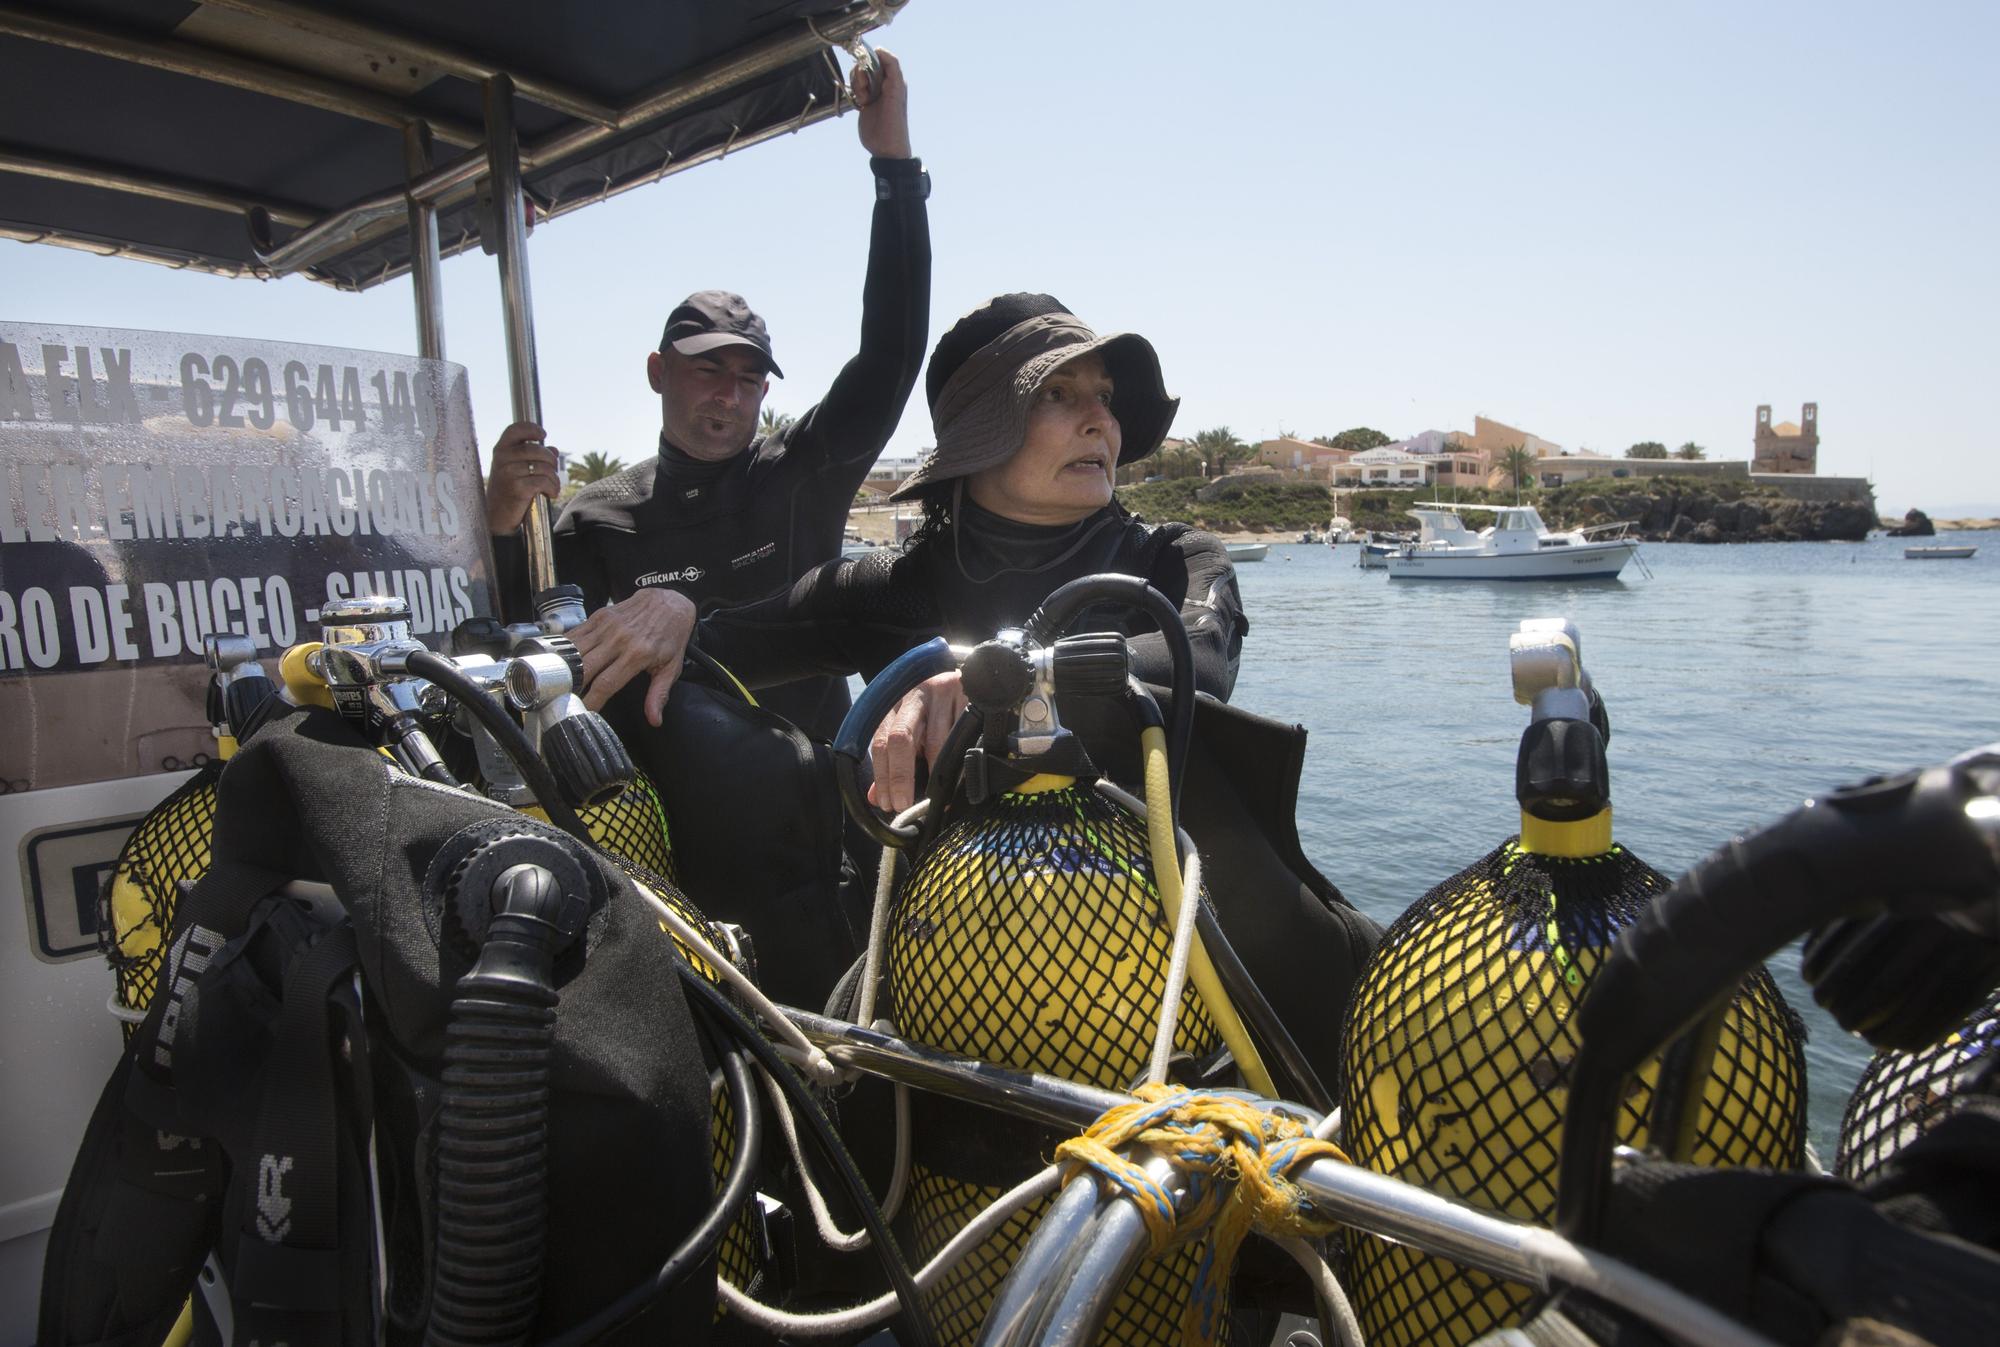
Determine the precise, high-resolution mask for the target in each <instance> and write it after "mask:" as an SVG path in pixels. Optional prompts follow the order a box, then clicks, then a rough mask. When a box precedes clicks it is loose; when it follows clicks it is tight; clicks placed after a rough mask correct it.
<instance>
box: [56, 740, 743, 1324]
mask: <svg viewBox="0 0 2000 1347" xmlns="http://www.w3.org/2000/svg"><path fill="white" fill-rule="evenodd" d="M216 785H217V794H218V810H217V815H216V825H215V840H214V860H213V865H212V866H211V867H210V868H209V869H208V871H207V872H206V874H205V875H204V876H203V877H202V878H201V879H200V881H199V882H198V883H196V884H195V886H194V887H193V889H192V890H190V891H189V892H188V893H187V894H186V895H185V896H184V898H183V899H182V901H181V902H180V904H179V905H178V908H177V910H176V912H175V914H174V919H173V934H172V938H171V940H170V941H169V954H168V957H167V960H166V963H165V966H164V968H163V970H162V982H163V986H164V989H165V990H164V991H163V992H162V993H161V994H160V995H158V996H156V997H155V998H154V1000H153V1003H152V1006H151V1008H150V1010H149V1011H148V1013H147V1016H146V1019H145V1021H144V1023H143V1024H142V1025H141V1026H140V1029H139V1031H138V1033H137V1034H136V1035H135V1036H134V1038H133V1040H132V1042H131V1043H130V1044H129V1045H128V1049H127V1052H126V1053H125V1055H124V1057H123V1058H122V1059H121V1061H120V1064H119V1066H118V1069H117V1072H116V1073H115V1074H114V1076H113V1078H112V1080H111V1081H110V1082H109V1084H108V1085H107V1087H106V1090H105V1093H104V1096H103V1098H102V1100H101V1101H100V1105H99V1108H98V1110H97V1113H96V1114H95V1115H94V1116H93V1119H92V1123H91V1126H90V1129H89V1132H88V1134H87V1135H86V1138H85V1141H84V1145H83V1147H82V1149H81V1151H80V1152H79V1157H78V1161H77V1164H76V1167H75V1170H74V1172H73V1174H72V1178H71V1182H70V1184H69V1186H68V1188H67V1189H66V1190H65V1194H64V1199H63V1205H62V1209H61V1210H60V1211H59V1213H58V1218H57V1222H56V1227H55V1229H54V1231H53V1232H52V1234H51V1244H50V1252H49V1257H48V1260H47V1264H46V1267H45V1279H44V1289H43V1300H42V1321H41V1336H40V1340H41V1341H42V1342H44V1343H49V1344H71V1343H99V1342H119V1343H123V1342H131V1343H133V1344H134V1347H138V1344H142V1343H145V1344H149V1347H150V1343H156V1342H158V1341H160V1340H161V1337H162V1335H163V1334H164V1330H165V1328H166V1327H167V1326H168V1325H170V1324H171V1323H172V1321H173V1319H174V1317H175V1315H176V1313H177V1312H178V1311H179V1308H180V1303H181V1300H182V1298H183V1297H184V1296H185V1295H186V1294H187V1292H188V1289H189V1287H190V1286H191V1285H193V1284H194V1283H195V1281H196V1278H195V1275H194V1274H195V1271H196V1270H197V1269H198V1268H200V1267H201V1266H202V1264H203V1263H204V1261H205V1260H207V1259H208V1258H209V1252H210V1251H211V1250H214V1251H215V1258H214V1259H213V1260H212V1262H211V1267H210V1274H209V1275H210V1276H211V1277H212V1278H213V1279H214V1280H215V1281H216V1282H217V1283H218V1284H219V1285H220V1286H222V1287H226V1288H227V1291H228V1294H227V1295H219V1296H218V1297H217V1298H216V1299H215V1300H214V1303H215V1304H216V1305H218V1306H227V1309H226V1310H221V1311H219V1313H226V1314H230V1315H234V1316H235V1324H234V1330H235V1334H236V1338H237V1340H240V1341H246V1342H247V1341H249V1340H250V1339H251V1337H252V1336H255V1337H257V1338H259V1339H260V1340H262V1341H267V1342H268V1341H272V1340H274V1339H275V1338H279V1337H282V1338H283V1339H284V1340H286V1341H289V1342H291V1343H293V1344H295V1347H296V1345H297V1344H308V1343H314V1344H316V1343H346V1342H366V1341H370V1340H372V1339H373V1338H374V1336H375V1334H376V1332H377V1325H375V1324H374V1322H373V1321H372V1316H373V1312H374V1311H373V1309H372V1307H373V1306H375V1305H376V1304H377V1303H378V1301H379V1304H380V1307H381V1312H382V1314H383V1316H384V1322H383V1324H382V1325H381V1331H382V1333H383V1334H384V1336H385V1337H386V1340H388V1341H389V1342H392V1343H399V1342H409V1341H414V1340H416V1339H417V1337H418V1336H419V1335H420V1334H421V1333H422V1331H423V1327H424V1324H425V1321H426V1319H427V1318H429V1317H430V1314H431V1311H432V1310H433V1309H434V1307H435V1305H436V1303H437V1302H438V1300H439V1293H438V1287H439V1284H440V1279H441V1277H443V1278H445V1279H449V1277H451V1276H455V1275H457V1274H458V1272H459V1271H460V1270H459V1269H453V1270H452V1271H451V1272H448V1273H447V1272H445V1271H444V1270H443V1269H442V1268H441V1266H440V1264H439V1263H438V1262H437V1261H436V1260H434V1259H433V1258H432V1256H431V1248H432V1237H433V1234H434V1232H435V1230H436V1228H437V1222H438V1219H439V1203H440V1196H439V1193H440V1189H439V1184H440V1183H441V1182H443V1183H445V1184H446V1185H447V1187H449V1185H450V1184H451V1183H453V1182H460V1183H463V1182H470V1183H472V1184H473V1186H474V1187H475V1188H476V1187H477V1186H478V1183H479V1180H478V1179H476V1178H472V1177H470V1174H471V1171H468V1172H467V1173H465V1174H460V1175H459V1177H458V1179H457V1180H454V1179H453V1178H452V1173H451V1171H450V1166H451V1163H452V1162H451V1161H450V1159H449V1156H448V1155H444V1154H441V1152H440V1149H439V1146H440V1140H439V1138H440V1135H441V1132H442V1133H445V1134H446V1138H447V1140H448V1134H449V1126H450V1124H449V1120H448V1118H447V1116H446V1115H447V1114H448V1112H449V1110H450V1109H451V1108H452V1107H454V1105H453V1103H452V1096H453V1094H454V1091H457V1092H458V1093H460V1094H463V1093H464V1087H463V1085H462V1083H461V1085H459V1086H454V1085H453V1084H451V1083H450V1082H451V1080H452V1079H453V1078H455V1074H456V1071H457V1068H454V1067H452V1065H451V1064H452V1063H453V1062H454V1061H458V1062H460V1063H461V1064H463V1063H464V1062H465V1061H467V1060H469V1059H467V1058H466V1057H465V1055H464V1054H465V1049H463V1048H462V1047H455V1046H454V1042H455V1041H460V1042H462V1040H452V1039H451V1038H450V1034H449V1033H448V1024H449V1022H450V1021H451V1016H452V1007H453V993H454V988H455V987H456V986H457V985H458V984H459V983H460V981H461V979H462V978H463V976H464V975H465V974H466V973H467V971H468V970H469V969H470V968H472V967H473V965H474V961H475V959H476V958H477V957H478V947H477V945H476V942H474V941H472V940H471V939H469V938H468V934H467V932H465V931H464V930H462V929H460V927H459V925H458V923H459V920H460V918H459V917H458V916H457V915H456V913H457V908H456V907H455V906H454V905H453V904H452V903H448V902H446V901H445V900H444V898H443V895H445V894H447V893H450V892H452V891H453V875H454V873H455V871H456V868H457V867H458V866H459V865H460V864H462V863H466V862H467V859H468V858H469V857H471V856H473V855H474V853H475V851H477V850H478V849H479V847H480V846H481V845H482V844H483V843H486V842H492V841H494V840H495V839H502V838H527V839H529V840H530V842H531V843H533V842H536V841H539V842H540V843H541V844H543V845H545V846H550V847H554V848H555V849H556V850H557V852H558V853H559V854H563V855H567V856H569V857H571V861H570V862H568V864H570V865H572V866H574V867H575V868H574V869H573V870H570V871H569V872H568V874H569V875H570V876H571V878H572V879H573V880H574V881H575V884H574V887H577V888H578V889H579V891H581V890H584V889H587V890H588V891H589V892H591V893H592V894H593V895H594V899H593V902H592V904H591V907H592V910H591V912H590V914H589V917H588V920H587V922H585V923H583V925H582V928H581V929H580V930H579V932H578V933H577V937H576V940H575V943H574V944H573V945H572V946H571V947H570V949H569V951H568V952H567V953H565V954H563V955H561V956H559V957H558V958H557V959H556V962H555V964H554V979H553V985H554V988H555V992H556V995H557V998H558V999H557V1003H556V1006H555V1008H554V1011H553V1014H552V1016H551V1017H550V1018H549V1019H548V1021H547V1026H546V1029H543V1030H537V1031H536V1032H538V1033H543V1034H545V1036H546V1039H547V1043H548V1052H549V1057H548V1064H547V1066H546V1068H545V1069H546V1070H547V1073H548V1077H547V1078H548V1082H549V1085H548V1093H547V1100H546V1154H547V1172H548V1175H549V1179H548V1186H547V1191H546V1197H545V1203H546V1212H545V1216H544V1217H543V1218H542V1220H543V1223H544V1228H545V1231H546V1237H544V1238H537V1239H535V1240H534V1241H533V1243H534V1245H535V1247H534V1248H533V1249H532V1250H529V1249H526V1248H524V1247H512V1246H510V1245H509V1244H508V1243H507V1241H506V1240H504V1239H502V1240H500V1241H499V1242H497V1243H495V1242H491V1241H488V1242H487V1243H486V1244H485V1245H484V1246H483V1247H480V1248H476V1249H472V1250H470V1251H453V1252H452V1253H451V1254H450V1255H449V1256H450V1257H452V1258H458V1257H460V1256H461V1254H462V1255H463V1256H464V1257H466V1258H470V1259H472V1260H473V1261H475V1262H477V1261H480V1260H485V1261H486V1262H487V1263H488V1264H489V1266H488V1269H487V1270H488V1271H498V1272H499V1273H501V1274H502V1275H508V1276H512V1277H513V1278H514V1279H515V1280H516V1281H517V1282H530V1283H534V1284H538V1287H539V1293H540V1294H539V1304H538V1308H536V1309H535V1310H534V1311H533V1318H532V1323H531V1327H532V1330H533V1334H534V1336H535V1337H537V1338H540V1337H545V1336H548V1335H549V1334H550V1333H552V1332H554V1331H557V1330H559V1329H561V1328H563V1327H565V1326H567V1325H573V1324H575V1323H578V1322H580V1321H582V1320H583V1319H585V1318H587V1317H588V1315H589V1314H591V1313H592V1312H594V1311H595V1310H596V1309H598V1308H599V1307H601V1306H603V1305H604V1304H606V1303H608V1302H610V1301H612V1300H614V1299H616V1298H617V1297H618V1296H619V1295H620V1294H621V1293H623V1292H625V1291H627V1290H628V1289H629V1288H631V1287H632V1286H633V1285H635V1284H637V1283H639V1282H641V1281H642V1280H643V1279H645V1278H646V1277H648V1276H650V1275H651V1274H652V1272H653V1271H654V1270H655V1269H656V1268H657V1267H658V1266H659V1263H660V1261H661V1258H662V1257H663V1256H664V1253H665V1251H666V1250H667V1249H669V1248H671V1247H672V1246H673V1245H674V1244H675V1242H676V1241H677V1239H678V1237H679V1235H680V1234H682V1233H684V1232H686V1231H687V1230H689V1229H691V1228H692V1227H693V1225H694V1224H695V1222H696V1221H697V1220H698V1218H699V1217H700V1215H701V1213H702V1212H703V1211H704V1210H705V1209H706V1207H707V1206H708V1204H709V1194H710V1192H711V1191H712V1188H711V1182H710V1166H711V1155H712V1143H711V1138H710V1100H709V1088H708V1080H709V1076H708V1069H707V1067H706V1066H705V1065H704V1062H703V1057H702V1052H701V1049H700V1046H699V1042H698V1039H697V1037H696V1034H695V1033H694V1028H693V1024H692V1021H691V1019H690V1016H689V1012H688V1008H687V1004H686V1002H685V1000H684V999H683V995H682V992H681V989H680V985H679V982H678V980H677V979H676V978H675V977H674V976H673V975H672V972H671V968H670V964H669V962H668V961H669V959H670V958H671V955H670V954H669V952H668V949H667V944H666V937H665V936H664V935H663V934H662V933H661V932H660V929H659V926H658V924H657V921H656V919H655V918H654V917H653V916H652V915H651V913H650V911H649V910H648V909H646V908H645V907H643V906H642V904H641V902H640V901H639V899H638V896H637V895H636V893H634V892H633V890H632V888H631V886H630V881H629V879H628V878H627V877H626V876H625V874H624V873H623V872H622V871H621V870H619V869H618V868H617V867H615V866H613V865H611V864H609V863H608V862H605V861H603V860H601V859H599V858H596V857H594V856H592V855H590V854H589V853H586V852H584V851H583V850H582V849H581V848H579V847H575V846H574V845H571V844H569V843H568V841H567V839H566V838H562V837H561V835H560V834H557V833H556V832H555V830H553V829H551V828H548V827H546V826H545V825H541V824H539V823H537V822H535V821H534V820H531V819H527V818H524V817H522V816H521V815H518V814H515V813H513V812H512V811H509V810H506V809H504V808H503V807H501V806H498V805H494V804H490V803H488V802H485V801H482V800H480V799H478V798H476V797H474V796H471V795H468V794H466V793H464V792H461V791H455V790H449V789H444V788H440V787H436V786H433V785H430V784H428V783H425V782H422V781H419V780H416V779H414V778H411V777H409V776H406V775H403V774H401V773H399V772H397V771H395V770H394V769H393V768H391V766H390V765H389V764H388V763H387V762H386V761H385V760H384V759H383V758H382V757H380V756H379V755H377V754H376V753H375V752H374V751H373V750H372V749H371V748H369V747H368V746H367V745H366V744H365V743H363V742H362V741H361V740H360V739H359V738H357V737H356V736H355V734H354V733H353V732H352V731H351V730H350V729H349V727H348V726H347V725H346V724H345V723H344V722H343V721H342V720H341V719H340V718H339V717H337V716H335V715H333V714H332V713H330V712H326V711H323V710H319V709H314V708H307V709H303V710H301V709H286V710H283V711H281V712H279V713H278V714H276V715H274V716H272V717H271V719H270V720H269V721H267V722H266V724H265V725H264V726H263V727H262V728H261V729H260V730H259V731H258V732H257V734H256V735H255V737H254V738H253V739H252V740H251V741H250V742H249V743H247V744H246V745H245V746H244V748H243V749H242V751H241V752H240V753H239V754H238V755H237V757H236V758H235V759H234V760H233V761H232V763H231V765H230V767H229V768H228V769H227V770H226V771H225V772H224V773H223V774H222V776H221V778H220V780H219V781H218V782H217V783H216ZM482 854H485V853H482ZM579 876H580V877H581V878H578V877H579ZM459 878H460V879H461V880H463V879H464V876H463V875H462V874H461V875H460V876H459ZM301 879H303V880H308V881H321V882H323V883H324V884H326V885H327V886H330V891H331V897H330V898H326V897H325V896H324V895H322V897H321V899H319V900H307V899H304V898H301V897H299V896H297V895H296V892H295V891H291V892H288V891H286V890H285V886H286V885H287V884H288V883H289V882H291V881H295V880H301ZM468 882H469V881H468ZM586 954H587V956H588V957H585V955H586ZM357 974H358V977H357ZM357 988H358V989H359V990H358V991H357ZM475 1102H476V1101H475ZM336 1105H337V1106H336ZM448 1149H449V1147H448V1146H447V1147H446V1150H448ZM518 1158H519V1157H518V1156H517V1155H514V1154H512V1153H511V1152H510V1154H509V1155H507V1156H504V1157H502V1160H503V1161H504V1162H507V1163H503V1165H502V1169H503V1170H506V1173H504V1174H502V1175H501V1178H502V1180H503V1181H505V1180H506V1178H507V1175H509V1174H511V1172H512V1171H511V1169H509V1168H508V1163H511V1161H512V1160H514V1159H518ZM461 1168H463V1166H461ZM474 1168H475V1169H477V1164H475V1166H474ZM454 1191H457V1190H454ZM446 1200H455V1199H450V1196H449V1193H447V1194H446ZM514 1215H517V1216H518V1215H522V1213H514ZM509 1257H514V1258H516V1259H518V1260H526V1261H517V1262H516V1263H515V1264H514V1265H512V1266H511V1267H505V1268H501V1267H499V1265H498V1264H497V1263H495V1260H505V1259H507V1258H509ZM536 1265H538V1266H539V1276H538V1277H536V1276H534V1275H533V1271H534V1266H536ZM204 1280H207V1278H204ZM378 1288H379V1290H380V1294H379V1296H378V1295H377V1294H375V1293H374V1292H376V1290H377V1289H378ZM475 1298H476V1297H475ZM198 1299H201V1298H200V1297H198ZM712 1303H713V1294H712V1291H711V1290H710V1289H709V1286H708V1284H707V1283H706V1282H705V1281H704V1280H703V1279H701V1278H695V1279H693V1280H690V1281H688V1282H686V1283H684V1284H683V1285H682V1286H680V1287H679V1288H678V1289H677V1290H676V1291H674V1292H672V1293H670V1294H669V1295H667V1296H666V1297H663V1298H662V1299H661V1300H660V1301H659V1302H657V1303H656V1304H655V1305H654V1307H653V1308H652V1309H651V1311H649V1312H648V1313H646V1314H645V1315H643V1316H641V1317H640V1318H638V1319H637V1320H635V1321H634V1322H633V1323H632V1324H631V1326H630V1327H628V1328H627V1329H626V1330H624V1336H627V1337H630V1338H633V1339H635V1340H636V1339H638V1338H644V1339H646V1340H658V1339H661V1338H674V1339H677V1340H678V1339H683V1338H686V1337H692V1336H694V1335H696V1334H698V1333H699V1332H700V1331H701V1329H702V1327H703V1326H704V1325H705V1324H706V1323H707V1321H708V1318H709V1316H710V1313H711V1306H712ZM253 1329H254V1330H256V1331H254V1332H252V1331H251V1330H253Z"/></svg>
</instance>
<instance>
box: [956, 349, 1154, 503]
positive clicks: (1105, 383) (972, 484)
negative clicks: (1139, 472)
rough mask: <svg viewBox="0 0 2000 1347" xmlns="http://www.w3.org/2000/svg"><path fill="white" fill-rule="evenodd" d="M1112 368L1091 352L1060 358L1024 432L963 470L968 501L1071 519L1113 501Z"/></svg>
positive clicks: (1115, 448) (1114, 420) (1039, 393)
mask: <svg viewBox="0 0 2000 1347" xmlns="http://www.w3.org/2000/svg"><path fill="white" fill-rule="evenodd" d="M1118 445H1119V431H1118V418H1117V417H1115V416H1113V415H1112V414H1111V372H1110V371H1109V370H1107V369H1106V368H1105V367H1104V361H1103V359H1102V358H1101V357H1099V356H1098V355H1097V354H1096V353H1095V352H1092V353H1091V354H1089V355H1086V356H1079V357H1078V358H1076V359H1075V360H1072V361H1069V362H1067V363H1066V364H1062V365H1058V366H1057V367H1056V368H1055V370H1054V371H1053V372H1052V373H1050V375H1049V376H1048V378H1047V379H1045V380H1043V381H1042V386H1041V388H1040V389H1038V390H1037V391H1036V393H1035V404H1034V406H1033V407H1031V408H1030V409H1029V411H1028V438H1027V439H1026V441H1024V442H1023V443H1022V445H1021V447H1020V449H1018V450H1017V451H1015V453H1014V456H1013V457H1012V458H1010V459H1008V460H1007V461H1006V462H1005V463H1001V464H997V465H996V466H994V467H991V468H983V469H981V470H980V471H978V472H975V473H973V474H972V475H971V476H970V477H968V478H966V481H965V489H966V491H967V492H968V493H969V494H970V495H971V496H972V499H973V503H974V504H976V505H979V506H980V507H982V508H984V509H988V510H991V511H992V512H993V513H994V514H997V515H1001V516H1004V517H1005V518H1008V519H1013V520H1016V521H1018V522H1020V523H1023V524H1074V523H1075V522H1077V521H1078V520H1079V519H1083V518H1086V517H1088V516H1089V515H1092V514H1095V513H1096V512H1097V511H1099V510H1101V509H1103V508H1104V507H1105V506H1106V505H1108V504H1110V503H1111V486H1112V481H1111V474H1112V473H1113V472H1114V471H1115V470H1116V469H1117V466H1118Z"/></svg>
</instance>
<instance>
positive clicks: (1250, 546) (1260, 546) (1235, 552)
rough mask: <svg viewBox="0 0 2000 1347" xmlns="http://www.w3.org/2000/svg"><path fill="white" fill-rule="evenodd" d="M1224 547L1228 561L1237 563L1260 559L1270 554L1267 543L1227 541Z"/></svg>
mask: <svg viewBox="0 0 2000 1347" xmlns="http://www.w3.org/2000/svg"><path fill="white" fill-rule="evenodd" d="M1226 548H1227V551H1228V552H1229V559H1230V561H1231V562H1234V563H1236V564H1237V565H1241V564H1242V563H1243V562H1246V561H1262V560H1263V559H1264V558H1265V557H1267V556H1269V555H1270V554H1271V548H1270V544H1268V543H1229V544H1226Z"/></svg>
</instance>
